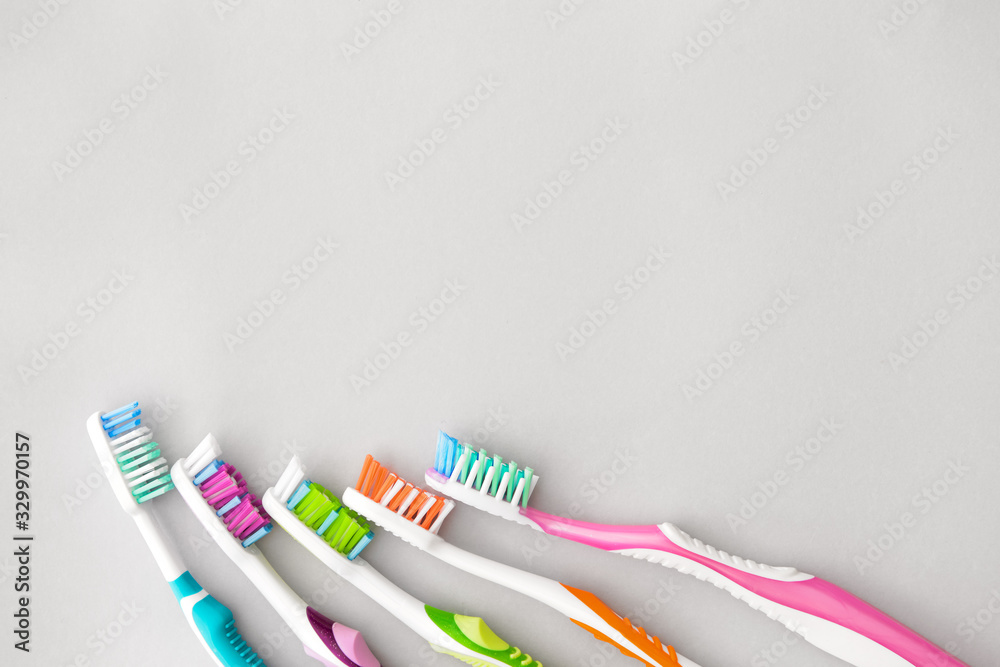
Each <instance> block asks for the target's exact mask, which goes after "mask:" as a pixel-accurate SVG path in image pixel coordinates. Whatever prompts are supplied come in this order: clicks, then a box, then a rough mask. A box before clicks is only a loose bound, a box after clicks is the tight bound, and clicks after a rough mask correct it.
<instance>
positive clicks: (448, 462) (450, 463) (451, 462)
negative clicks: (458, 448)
mask: <svg viewBox="0 0 1000 667" xmlns="http://www.w3.org/2000/svg"><path fill="white" fill-rule="evenodd" d="M456 456H457V455H456V454H455V445H454V442H449V443H448V455H447V456H446V457H445V460H444V473H442V474H443V475H445V476H446V477H451V473H452V471H454V470H455V458H456Z"/></svg>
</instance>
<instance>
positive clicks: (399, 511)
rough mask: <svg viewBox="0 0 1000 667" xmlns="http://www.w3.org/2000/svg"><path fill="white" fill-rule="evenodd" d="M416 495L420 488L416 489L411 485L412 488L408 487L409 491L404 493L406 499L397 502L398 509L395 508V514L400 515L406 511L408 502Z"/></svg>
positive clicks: (408, 505) (418, 493)
mask: <svg viewBox="0 0 1000 667" xmlns="http://www.w3.org/2000/svg"><path fill="white" fill-rule="evenodd" d="M418 495H420V489H418V488H417V487H413V488H412V489H410V492H409V493H408V494H406V499H405V500H404V501H403V502H402V503H400V504H399V509H397V510H396V514H399V515H400V516H402V514H403V513H404V512H406V510H407V508H409V507H410V503H412V502H413V499H414V498H416V497H417V496H418Z"/></svg>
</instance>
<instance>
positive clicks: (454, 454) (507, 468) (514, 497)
mask: <svg viewBox="0 0 1000 667" xmlns="http://www.w3.org/2000/svg"><path fill="white" fill-rule="evenodd" d="M538 480H539V477H538V475H536V474H535V472H534V470H532V469H531V468H528V467H525V468H524V469H521V470H519V469H518V467H517V463H515V462H514V461H509V462H507V463H504V461H503V459H502V458H500V457H499V456H490V455H489V454H488V453H487V452H486V450H485V449H480V450H479V451H478V452H477V451H475V450H474V449H472V447H470V446H469V445H461V444H459V443H458V440H456V439H455V438H453V437H451V436H450V435H448V434H447V433H444V432H443V431H438V440H437V453H436V455H435V457H434V467H433V468H428V469H427V472H426V473H424V481H426V482H427V486H429V487H430V488H432V489H434V490H435V491H438V492H440V493H443V494H444V495H446V496H449V497H450V498H454V499H455V500H458V501H460V502H462V503H464V504H466V505H471V506H472V507H475V508H477V509H481V510H483V511H484V512H488V513H490V514H493V515H495V516H499V517H502V518H504V519H507V520H509V521H514V522H516V523H521V524H524V525H527V526H531V527H532V528H536V529H538V526H537V525H536V524H535V523H534V522H533V521H532V520H531V519H530V518H528V516H527V515H526V513H529V512H531V510H530V509H529V508H528V499H529V498H530V497H531V494H532V492H533V491H534V490H535V487H537V486H538Z"/></svg>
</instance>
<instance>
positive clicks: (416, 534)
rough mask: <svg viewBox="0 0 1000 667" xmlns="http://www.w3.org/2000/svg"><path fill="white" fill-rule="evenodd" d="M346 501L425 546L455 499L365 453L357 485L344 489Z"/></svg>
mask: <svg viewBox="0 0 1000 667" xmlns="http://www.w3.org/2000/svg"><path fill="white" fill-rule="evenodd" d="M344 503H345V504H346V505H347V506H348V507H350V508H351V509H353V510H356V511H358V512H361V513H362V514H364V515H365V516H366V517H368V518H369V519H371V520H372V521H374V522H375V523H376V524H378V525H379V526H381V527H383V528H385V529H386V530H388V531H389V532H390V533H392V534H393V535H396V536H397V537H400V538H402V539H404V540H406V541H407V542H409V543H410V544H413V545H414V546H417V547H420V548H425V547H426V546H427V544H428V543H429V542H430V541H433V540H435V539H439V538H438V537H437V532H438V530H439V529H440V528H441V524H442V523H444V520H445V517H447V516H448V514H449V513H450V512H451V510H452V509H454V507H455V503H454V501H452V500H449V499H447V498H441V497H439V496H436V495H434V494H433V493H430V492H428V491H424V490H423V489H421V488H419V487H416V486H414V485H413V484H410V483H409V482H407V481H406V480H405V479H403V478H401V477H399V476H398V475H396V474H395V473H392V472H390V471H389V470H388V469H387V468H386V467H385V466H383V465H382V464H380V463H379V462H378V461H376V460H375V459H374V458H372V455H371V454H369V455H368V456H366V457H365V463H364V466H363V467H362V469H361V475H360V476H359V477H358V483H357V484H356V485H355V486H354V488H348V489H346V490H345V491H344Z"/></svg>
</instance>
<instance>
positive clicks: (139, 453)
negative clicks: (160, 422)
mask: <svg viewBox="0 0 1000 667" xmlns="http://www.w3.org/2000/svg"><path fill="white" fill-rule="evenodd" d="M141 414H142V410H141V409H140V408H139V402H138V401H134V402H132V403H129V404H128V405H125V406H122V407H120V408H118V409H117V410H112V411H111V412H105V413H104V414H102V415H101V427H102V428H103V429H104V432H105V433H106V434H107V436H108V439H109V440H110V443H111V454H112V456H113V457H114V459H115V463H116V464H118V468H119V469H120V470H121V473H122V475H123V477H124V478H125V484H126V485H128V487H129V491H130V492H131V493H132V497H133V498H135V501H136V502H137V503H140V504H141V503H144V502H146V501H148V500H152V499H153V498H156V497H157V496H162V495H163V494H164V493H166V492H167V491H170V490H171V489H173V488H174V483H173V481H172V480H171V479H170V467H169V466H168V465H167V460H166V459H165V458H164V457H163V456H161V455H160V446H159V445H158V444H157V443H156V442H154V441H153V432H152V431H151V430H150V429H149V427H148V426H142V425H141V424H142V417H141V416H140V415H141Z"/></svg>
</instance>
